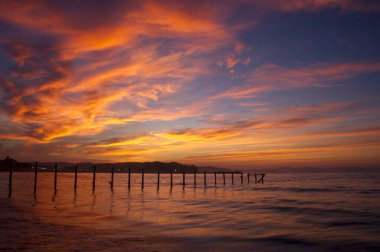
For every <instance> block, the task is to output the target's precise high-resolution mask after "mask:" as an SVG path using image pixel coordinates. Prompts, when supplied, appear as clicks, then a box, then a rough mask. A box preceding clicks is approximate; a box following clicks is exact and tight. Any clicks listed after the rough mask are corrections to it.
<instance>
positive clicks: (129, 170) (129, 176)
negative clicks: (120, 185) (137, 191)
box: [128, 167, 131, 189]
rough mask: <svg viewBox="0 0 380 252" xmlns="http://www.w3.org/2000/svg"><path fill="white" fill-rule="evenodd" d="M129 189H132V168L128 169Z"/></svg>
mask: <svg viewBox="0 0 380 252" xmlns="http://www.w3.org/2000/svg"><path fill="white" fill-rule="evenodd" d="M128 189H131V167H128Z"/></svg>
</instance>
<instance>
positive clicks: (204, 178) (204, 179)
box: [203, 171, 207, 188]
mask: <svg viewBox="0 0 380 252" xmlns="http://www.w3.org/2000/svg"><path fill="white" fill-rule="evenodd" d="M206 179H207V178H206V171H204V172H203V181H204V184H205V188H206V187H207V181H206Z"/></svg>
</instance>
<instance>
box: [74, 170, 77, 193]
mask: <svg viewBox="0 0 380 252" xmlns="http://www.w3.org/2000/svg"><path fill="white" fill-rule="evenodd" d="M74 172H75V174H74V190H76V189H77V181H78V166H77V165H75V167H74Z"/></svg>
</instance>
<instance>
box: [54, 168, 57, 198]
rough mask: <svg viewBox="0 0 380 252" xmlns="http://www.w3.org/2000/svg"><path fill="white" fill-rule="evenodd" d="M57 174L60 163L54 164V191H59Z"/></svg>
mask: <svg viewBox="0 0 380 252" xmlns="http://www.w3.org/2000/svg"><path fill="white" fill-rule="evenodd" d="M57 174H58V165H57V164H55V165H54V192H56V191H57Z"/></svg>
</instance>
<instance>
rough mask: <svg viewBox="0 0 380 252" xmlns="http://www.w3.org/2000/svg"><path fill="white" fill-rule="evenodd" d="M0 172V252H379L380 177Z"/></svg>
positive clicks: (367, 175)
mask: <svg viewBox="0 0 380 252" xmlns="http://www.w3.org/2000/svg"><path fill="white" fill-rule="evenodd" d="M33 176H34V175H33V173H14V174H13V193H12V196H11V197H10V198H9V197H8V185H7V183H8V174H7V173H0V211H1V217H0V250H1V251H9V250H25V251H380V174H379V173H372V174H371V173H369V174H362V173H300V174H290V173H283V174H267V176H266V177H265V183H264V184H255V183H253V178H252V176H251V181H250V182H251V183H249V184H248V183H247V177H246V176H245V177H244V181H243V184H241V181H240V176H238V175H235V179H234V184H233V185H232V181H231V175H227V176H226V185H223V178H222V175H218V178H217V185H216V186H215V185H214V175H211V174H210V175H208V176H207V187H206V188H205V187H204V182H203V174H199V175H198V176H197V186H196V187H194V185H193V175H192V174H186V186H185V188H184V189H183V186H182V174H176V175H174V185H173V188H172V189H171V188H170V175H168V174H161V179H160V188H159V189H158V188H157V184H156V181H157V175H155V174H145V185H144V189H143V190H142V189H141V175H140V174H132V183H131V188H130V189H128V174H125V173H115V177H114V187H113V190H111V188H110V184H109V181H110V174H106V173H98V174H97V175H96V188H95V191H93V190H92V174H91V173H79V174H78V188H77V190H76V191H74V189H73V183H74V175H73V174H71V173H60V174H58V185H57V186H58V190H57V192H54V184H53V180H54V174H52V173H47V172H45V173H42V172H41V173H39V174H38V187H37V194H36V195H34V194H33Z"/></svg>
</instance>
